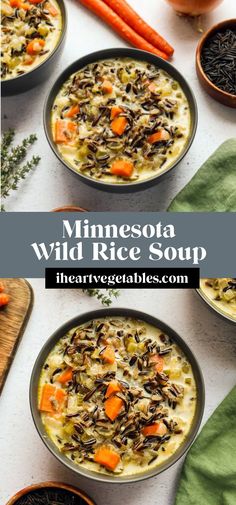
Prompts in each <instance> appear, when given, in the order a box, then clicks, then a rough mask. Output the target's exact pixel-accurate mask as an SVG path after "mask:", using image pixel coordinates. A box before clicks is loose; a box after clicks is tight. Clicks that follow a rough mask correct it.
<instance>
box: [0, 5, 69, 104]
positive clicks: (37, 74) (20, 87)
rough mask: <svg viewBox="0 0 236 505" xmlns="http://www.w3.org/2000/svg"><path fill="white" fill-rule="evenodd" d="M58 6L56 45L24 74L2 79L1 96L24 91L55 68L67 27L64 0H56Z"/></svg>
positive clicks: (42, 79)
mask: <svg viewBox="0 0 236 505" xmlns="http://www.w3.org/2000/svg"><path fill="white" fill-rule="evenodd" d="M57 2H58V5H59V7H60V12H61V19H62V27H61V35H60V38H59V40H58V43H57V45H56V47H55V48H54V49H53V50H52V51H51V52H50V53H49V56H48V57H47V58H46V59H45V60H44V61H43V62H42V63H40V64H39V65H38V66H36V67H34V68H33V69H32V70H29V71H28V72H26V73H25V74H22V75H19V76H18V77H14V78H13V79H6V80H2V83H1V89H2V96H9V95H17V94H19V93H24V92H25V91H28V90H29V89H31V88H34V87H35V86H37V85H38V84H41V83H42V82H43V81H45V80H46V79H47V78H48V75H49V73H50V74H51V73H52V72H53V70H54V68H55V65H56V63H57V60H58V58H59V56H60V54H61V52H62V49H63V47H64V44H65V35H66V29H67V12H66V6H65V3H64V0H57Z"/></svg>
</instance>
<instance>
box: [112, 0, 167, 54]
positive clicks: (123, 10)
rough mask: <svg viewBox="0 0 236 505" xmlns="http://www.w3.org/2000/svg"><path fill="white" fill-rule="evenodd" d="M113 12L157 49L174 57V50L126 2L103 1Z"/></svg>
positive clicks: (118, 0)
mask: <svg viewBox="0 0 236 505" xmlns="http://www.w3.org/2000/svg"><path fill="white" fill-rule="evenodd" d="M103 1H104V2H105V3H106V4H107V5H109V7H111V9H112V10H113V11H115V12H116V13H117V14H118V15H119V16H120V17H121V18H122V19H123V20H124V21H125V22H126V23H127V25H129V26H131V28H133V29H134V30H135V31H136V32H137V33H138V34H139V35H141V36H142V37H143V38H144V39H145V40H147V41H148V42H149V43H150V44H152V45H153V46H154V47H156V48H157V49H160V50H161V51H163V52H164V53H166V54H168V56H172V54H173V52H174V49H173V47H172V46H171V45H170V44H168V42H167V41H166V40H165V39H163V37H162V36H161V35H159V33H157V32H156V31H155V30H154V29H153V28H152V27H151V26H149V25H148V24H147V23H146V22H145V21H144V20H143V19H142V18H141V17H140V16H139V15H138V14H137V12H136V11H135V10H134V9H133V8H132V7H131V6H130V5H129V4H128V3H127V2H126V0H103Z"/></svg>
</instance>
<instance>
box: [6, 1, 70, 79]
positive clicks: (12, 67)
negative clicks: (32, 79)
mask: <svg viewBox="0 0 236 505" xmlns="http://www.w3.org/2000/svg"><path fill="white" fill-rule="evenodd" d="M61 32H62V16H61V11H60V7H59V5H58V3H57V2H56V0H43V1H40V0H3V1H2V2H1V78H2V79H3V80H7V79H12V78H14V77H18V76H20V75H23V74H25V73H26V72H29V71H30V70H33V69H34V68H35V67H37V66H38V65H39V64H40V63H42V62H43V61H44V60H46V59H47V58H48V57H49V56H50V53H51V52H52V51H53V50H54V49H55V47H56V46H57V44H58V41H59V39H60V36H61Z"/></svg>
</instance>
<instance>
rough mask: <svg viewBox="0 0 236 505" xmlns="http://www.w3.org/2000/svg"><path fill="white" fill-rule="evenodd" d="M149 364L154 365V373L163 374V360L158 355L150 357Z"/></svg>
mask: <svg viewBox="0 0 236 505" xmlns="http://www.w3.org/2000/svg"><path fill="white" fill-rule="evenodd" d="M151 363H153V364H154V365H155V370H156V372H163V368H164V364H165V361H164V358H163V357H162V356H160V354H155V355H154V356H152V358H151Z"/></svg>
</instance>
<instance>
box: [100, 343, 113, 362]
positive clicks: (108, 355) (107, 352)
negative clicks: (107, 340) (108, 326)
mask: <svg viewBox="0 0 236 505" xmlns="http://www.w3.org/2000/svg"><path fill="white" fill-rule="evenodd" d="M115 357H116V356H115V351H114V349H113V347H111V346H110V345H107V347H106V348H105V349H104V351H103V352H102V359H103V361H105V362H106V363H111V364H112V363H114V361H115Z"/></svg>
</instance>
